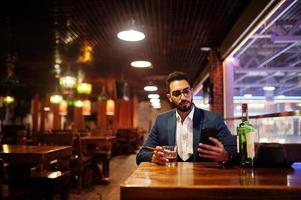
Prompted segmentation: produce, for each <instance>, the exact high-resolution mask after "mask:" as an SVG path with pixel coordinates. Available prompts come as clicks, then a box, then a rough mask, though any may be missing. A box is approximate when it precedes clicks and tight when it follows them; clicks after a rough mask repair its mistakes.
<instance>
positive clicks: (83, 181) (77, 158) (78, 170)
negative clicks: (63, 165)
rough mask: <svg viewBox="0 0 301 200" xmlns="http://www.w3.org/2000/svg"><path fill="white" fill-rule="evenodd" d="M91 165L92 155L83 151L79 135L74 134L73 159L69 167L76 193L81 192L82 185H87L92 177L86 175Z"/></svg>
mask: <svg viewBox="0 0 301 200" xmlns="http://www.w3.org/2000/svg"><path fill="white" fill-rule="evenodd" d="M91 167H92V156H89V155H88V154H87V153H86V152H84V149H83V146H82V144H81V140H80V135H75V139H74V143H73V159H72V160H71V169H72V171H73V173H74V175H75V176H74V178H75V181H76V188H77V193H81V190H82V188H83V185H84V186H86V185H89V183H90V182H91V178H92V177H88V175H87V173H88V170H89V169H91Z"/></svg>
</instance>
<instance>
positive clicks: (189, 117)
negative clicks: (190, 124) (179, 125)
mask: <svg viewBox="0 0 301 200" xmlns="http://www.w3.org/2000/svg"><path fill="white" fill-rule="evenodd" d="M193 113H194V104H192V109H191V111H190V113H189V114H188V115H187V117H186V118H185V120H186V119H187V118H188V119H189V120H191V121H192V120H193ZM176 118H177V122H181V117H180V115H179V113H178V112H177V111H176Z"/></svg>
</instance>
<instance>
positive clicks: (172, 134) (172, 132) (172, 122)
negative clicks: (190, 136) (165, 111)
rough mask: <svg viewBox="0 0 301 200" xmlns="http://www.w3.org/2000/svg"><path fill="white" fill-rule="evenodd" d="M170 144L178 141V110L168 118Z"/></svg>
mask: <svg viewBox="0 0 301 200" xmlns="http://www.w3.org/2000/svg"><path fill="white" fill-rule="evenodd" d="M167 126H168V144H170V145H174V144H175V143H176V110H174V112H173V113H172V114H171V116H170V117H169V118H168V125H167Z"/></svg>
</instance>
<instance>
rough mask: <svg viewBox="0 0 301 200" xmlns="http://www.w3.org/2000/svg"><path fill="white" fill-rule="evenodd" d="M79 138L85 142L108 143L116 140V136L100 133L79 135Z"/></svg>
mask: <svg viewBox="0 0 301 200" xmlns="http://www.w3.org/2000/svg"><path fill="white" fill-rule="evenodd" d="M80 140H81V141H82V142H83V143H86V144H97V145H101V144H110V143H112V142H114V141H115V140H116V136H102V135H87V136H82V137H80Z"/></svg>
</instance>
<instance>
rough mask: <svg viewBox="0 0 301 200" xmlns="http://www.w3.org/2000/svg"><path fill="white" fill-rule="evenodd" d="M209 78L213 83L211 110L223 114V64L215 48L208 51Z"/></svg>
mask: <svg viewBox="0 0 301 200" xmlns="http://www.w3.org/2000/svg"><path fill="white" fill-rule="evenodd" d="M209 62H210V79H211V81H212V84H213V97H212V104H211V110H212V111H214V112H218V113H220V114H221V116H222V117H223V116H224V100H223V98H224V97H223V92H224V91H223V64H222V61H221V60H220V56H219V52H218V50H217V49H216V48H213V49H212V50H211V51H210V55H209Z"/></svg>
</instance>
